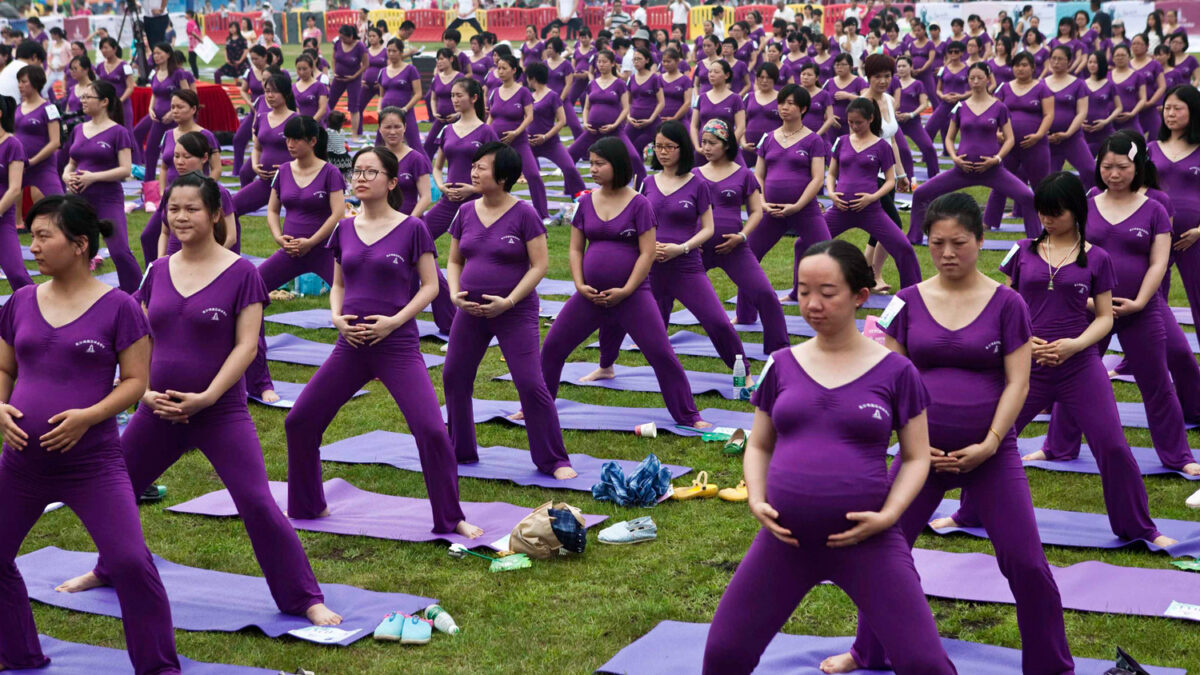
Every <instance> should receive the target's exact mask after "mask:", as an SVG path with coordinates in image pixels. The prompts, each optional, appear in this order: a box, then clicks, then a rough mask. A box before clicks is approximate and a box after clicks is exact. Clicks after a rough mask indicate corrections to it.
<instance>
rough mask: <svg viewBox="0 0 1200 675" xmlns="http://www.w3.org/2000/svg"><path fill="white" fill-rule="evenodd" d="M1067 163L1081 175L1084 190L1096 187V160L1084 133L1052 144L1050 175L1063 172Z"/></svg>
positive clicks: (1079, 132)
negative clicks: (1089, 149) (1089, 150)
mask: <svg viewBox="0 0 1200 675" xmlns="http://www.w3.org/2000/svg"><path fill="white" fill-rule="evenodd" d="M1065 162H1070V163H1071V166H1072V167H1074V169H1075V173H1077V174H1079V180H1080V181H1082V182H1083V187H1084V189H1087V190H1090V189H1092V187H1093V186H1095V185H1096V158H1095V157H1093V156H1092V153H1091V152H1088V146H1087V141H1086V140H1084V138H1083V132H1081V131H1077V132H1075V133H1074V134H1072V135H1071V136H1070V137H1069V138H1067V140H1065V141H1063V142H1062V143H1059V144H1057V145H1056V144H1054V143H1051V144H1050V173H1054V172H1055V171H1062V168H1063V164H1064V163H1065ZM1035 187H1036V185H1035ZM1027 229H1028V228H1027ZM1038 231H1039V232H1040V231H1041V230H1040V229H1039V230H1038Z"/></svg>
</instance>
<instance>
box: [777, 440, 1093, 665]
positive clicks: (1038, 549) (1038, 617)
mask: <svg viewBox="0 0 1200 675" xmlns="http://www.w3.org/2000/svg"><path fill="white" fill-rule="evenodd" d="M931 426H936V424H935V425H931ZM976 426H977V425H976ZM931 431H932V430H931ZM959 440H960V442H957V443H953V442H952V443H945V442H942V439H937V438H931V441H934V442H935V443H940V444H935V446H934V447H963V446H966V445H969V444H970V443H974V442H978V441H979V440H980V439H978V438H975V439H966V438H961V439H959ZM901 464H902V462H901V461H900V460H899V459H897V460H896V461H894V462H892V468H891V471H890V472H889V473H890V475H891V477H892V478H893V479H895V477H896V474H897V473H898V472H899V470H900V466H901ZM960 487H961V488H963V492H967V491H968V490H970V491H971V492H972V493H974V494H975V501H974V503H975V504H977V505H978V508H979V519H980V522H981V523H982V524H983V527H984V528H985V529H986V530H987V533H988V537H990V538H991V540H992V547H993V548H994V549H995V551H996V561H997V563H999V566H1000V571H1001V573H1003V574H1004V576H1005V578H1006V579H1008V587H1009V589H1010V590H1011V591H1012V594H1013V597H1014V598H1015V599H1016V604H1017V626H1018V629H1019V631H1020V634H1021V645H1022V652H1021V671H1022V672H1023V673H1024V674H1025V675H1038V674H1042V673H1044V674H1046V675H1051V674H1053V675H1061V674H1062V673H1070V672H1074V671H1073V670H1072V669H1073V668H1074V661H1073V660H1072V658H1071V652H1070V649H1068V647H1067V635H1066V628H1065V627H1064V624H1063V610H1062V599H1061V597H1060V596H1059V593H1058V586H1057V585H1056V584H1055V583H1054V577H1053V576H1052V575H1051V574H1050V565H1049V563H1047V562H1046V555H1045V554H1044V553H1043V552H1042V542H1041V541H1040V539H1039V537H1038V530H1037V522H1035V520H1034V515H1033V499H1032V497H1031V496H1030V494H1029V482H1028V481H1027V480H1026V478H1025V468H1024V467H1023V466H1022V465H1021V456H1020V454H1019V453H1018V452H1017V435H1016V433H1015V432H1014V431H1012V430H1009V432H1008V433H1006V434H1005V436H1004V440H1003V442H1001V443H1000V449H999V450H998V451H997V452H996V454H995V455H993V456H992V457H991V458H990V459H988V460H986V461H985V462H984V463H983V464H980V465H979V466H978V467H976V468H975V470H973V471H971V472H969V473H965V474H960V475H954V474H949V473H935V472H933V471H932V470H931V471H930V473H929V479H928V480H927V481H926V482H925V486H924V487H923V488H921V492H920V493H918V494H917V497H916V499H914V500H913V502H912V504H911V505H910V506H909V507H908V510H907V511H905V512H904V515H903V516H901V517H900V521H899V527H900V530H901V531H902V532H903V533H904V538H905V539H906V540H907V541H908V544H909V546H910V547H911V546H912V544H913V543H914V542H916V540H917V535H919V534H920V533H921V531H922V530H924V529H925V524H926V523H928V522H929V518H930V517H931V516H932V515H933V512H934V510H935V509H937V507H938V505H939V504H941V502H942V497H943V496H944V495H945V494H946V492H948V491H950V490H953V489H955V488H960ZM776 581H778V580H776ZM898 625H900V623H899V622H896V621H887V622H884V623H879V622H878V621H876V620H875V617H872V616H870V615H868V614H866V613H865V612H863V611H862V610H860V611H859V614H858V638H857V639H856V640H855V641H854V647H853V648H852V650H851V653H852V654H854V658H855V660H856V661H858V663H859V665H861V666H862V667H864V668H884V667H886V664H887V657H892V656H893V655H892V654H890V653H885V652H886V645H885V644H882V640H881V638H882V636H883V635H885V634H886V633H887V632H891V631H895V630H896V629H897V626H898ZM875 626H878V627H879V630H878V631H876V630H875Z"/></svg>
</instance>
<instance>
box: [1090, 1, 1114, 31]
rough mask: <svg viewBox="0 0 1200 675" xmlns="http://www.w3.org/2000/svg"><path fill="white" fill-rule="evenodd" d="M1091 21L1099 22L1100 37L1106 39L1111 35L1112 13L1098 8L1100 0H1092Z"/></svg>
mask: <svg viewBox="0 0 1200 675" xmlns="http://www.w3.org/2000/svg"><path fill="white" fill-rule="evenodd" d="M1091 8H1092V23H1098V24H1100V37H1101V39H1104V40H1107V39H1109V38H1111V37H1112V22H1113V20H1112V15H1111V14H1109V13H1108V12H1105V11H1104V10H1102V9H1100V0H1092V2H1091Z"/></svg>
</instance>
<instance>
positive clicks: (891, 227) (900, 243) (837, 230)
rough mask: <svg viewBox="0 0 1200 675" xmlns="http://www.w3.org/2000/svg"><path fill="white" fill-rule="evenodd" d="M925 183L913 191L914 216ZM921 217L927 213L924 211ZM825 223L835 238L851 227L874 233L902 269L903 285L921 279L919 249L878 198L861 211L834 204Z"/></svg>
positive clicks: (827, 214)
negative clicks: (914, 246)
mask: <svg viewBox="0 0 1200 675" xmlns="http://www.w3.org/2000/svg"><path fill="white" fill-rule="evenodd" d="M947 175H949V172H944V173H942V174H941V175H940V176H938V177H939V178H941V177H942V176H947ZM926 185H929V183H928V182H926V183H925V184H923V185H921V187H919V188H918V189H917V191H916V193H914V197H913V212H914V215H913V218H916V217H917V216H916V215H915V213H916V206H917V198H916V196H915V195H916V194H920V192H921V190H923V189H925V186H926ZM922 217H924V214H923V213H922ZM917 222H919V221H917ZM825 224H826V225H827V226H828V227H829V236H830V237H831V238H836V237H837V236H838V235H840V234H841V233H843V232H845V231H846V230H848V229H850V228H852V227H857V228H859V229H861V230H864V231H866V232H867V233H868V234H870V235H871V236H872V237H875V239H876V240H877V241H878V242H879V243H880V244H881V245H882V246H883V250H885V251H887V252H888V255H890V256H892V259H893V260H895V261H896V269H897V270H899V272H900V287H901V288H907V287H909V286H912V285H913V284H918V283H921V263H919V262H917V252H916V251H914V250H913V245H912V242H910V241H909V240H908V239H906V238H905V236H904V232H902V231H901V230H900V226H899V225H897V224H896V223H895V222H893V221H892V219H891V218H890V217H889V216H888V214H887V213H886V212H885V211H884V210H883V205H882V204H880V203H879V202H875V203H874V204H870V205H868V206H867V208H865V209H863V210H862V211H841V210H839V209H838V208H837V207H833V208H831V209H829V210H828V211H826V212H825Z"/></svg>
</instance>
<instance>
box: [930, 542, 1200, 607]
mask: <svg viewBox="0 0 1200 675" xmlns="http://www.w3.org/2000/svg"><path fill="white" fill-rule="evenodd" d="M913 560H914V561H915V562H916V564H917V573H918V574H920V575H921V587H922V588H923V589H924V590H925V594H926V595H929V596H933V597H937V598H949V599H951V600H966V601H968V602H1001V603H1005V604H1010V605H1011V604H1013V603H1014V600H1013V596H1012V592H1011V591H1009V588H1008V581H1007V580H1006V579H1005V578H1004V575H1002V574H1000V567H999V566H998V565H997V564H996V558H995V557H994V556H990V555H987V554H985V553H948V552H946V551H930V550H927V549H923V548H917V549H913ZM1050 571H1051V573H1052V574H1053V575H1054V581H1055V583H1056V584H1058V591H1059V593H1060V594H1061V595H1062V604H1063V608H1064V609H1076V610H1080V611H1083V612H1104V613H1107V614H1124V615H1129V616H1167V615H1166V614H1165V612H1166V611H1167V608H1168V607H1169V606H1170V605H1171V603H1172V602H1177V603H1185V604H1187V605H1197V603H1200V574H1195V573H1194V572H1184V571H1180V570H1154V569H1145V568H1140V567H1118V566H1116V565H1109V564H1107V563H1102V562H1096V561H1094V560H1091V561H1087V562H1081V563H1076V564H1074V565H1071V566H1070V567H1056V566H1054V565H1051V566H1050ZM1197 610H1200V607H1197ZM1195 616H1196V617H1200V611H1197V613H1196V614H1195ZM1178 618H1184V619H1185V620H1188V617H1178ZM1190 620H1194V621H1195V620H1200V618H1198V619H1190Z"/></svg>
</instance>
